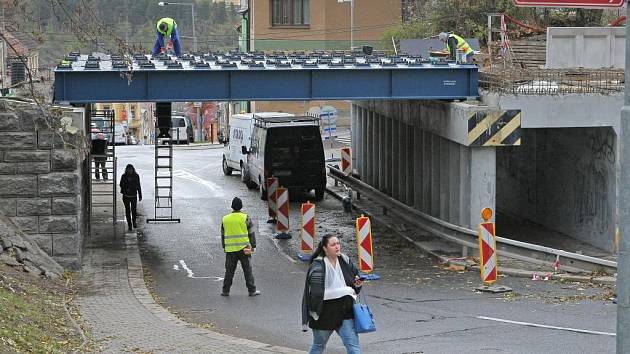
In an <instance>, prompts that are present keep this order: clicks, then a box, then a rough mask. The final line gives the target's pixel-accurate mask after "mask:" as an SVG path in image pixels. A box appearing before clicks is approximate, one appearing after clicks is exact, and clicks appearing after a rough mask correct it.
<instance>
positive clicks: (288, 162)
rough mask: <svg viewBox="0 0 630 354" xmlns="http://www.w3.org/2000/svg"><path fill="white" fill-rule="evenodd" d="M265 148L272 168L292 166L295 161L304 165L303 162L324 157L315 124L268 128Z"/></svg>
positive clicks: (314, 160) (315, 160) (317, 160)
mask: <svg viewBox="0 0 630 354" xmlns="http://www.w3.org/2000/svg"><path fill="white" fill-rule="evenodd" d="M265 148H266V151H265V153H266V155H268V156H269V157H270V160H271V167H272V168H273V169H277V168H282V167H285V168H286V167H292V166H294V165H295V162H296V161H297V162H298V165H302V166H304V162H311V161H312V162H319V161H320V160H321V159H323V157H324V150H323V146H322V141H321V137H320V133H319V128H318V127H315V126H306V127H295V126H294V127H282V128H273V129H269V131H268V134H267V146H266V147H265Z"/></svg>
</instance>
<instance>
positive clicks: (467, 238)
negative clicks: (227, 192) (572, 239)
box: [328, 165, 617, 274]
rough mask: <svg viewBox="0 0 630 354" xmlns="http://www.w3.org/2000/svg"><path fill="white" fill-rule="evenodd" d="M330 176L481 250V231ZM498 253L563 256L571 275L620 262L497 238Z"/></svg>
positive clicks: (406, 218) (536, 259)
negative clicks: (450, 221)
mask: <svg viewBox="0 0 630 354" xmlns="http://www.w3.org/2000/svg"><path fill="white" fill-rule="evenodd" d="M328 169H329V171H330V172H329V173H328V175H329V176H330V177H332V178H333V179H335V180H337V181H339V182H341V183H343V184H345V185H347V186H348V187H350V188H352V189H353V190H355V191H357V192H358V193H360V194H361V195H362V196H363V195H364V196H367V197H368V198H369V199H370V200H371V201H372V202H374V203H378V204H379V205H380V206H381V207H382V208H385V209H387V212H388V213H391V214H392V215H395V216H396V217H398V218H399V219H400V220H401V221H403V222H404V223H407V224H409V225H413V226H415V227H417V228H420V229H422V230H424V231H426V232H428V233H430V234H432V235H435V236H437V237H439V238H442V239H444V240H446V241H448V242H451V243H454V244H458V245H461V246H465V247H469V248H473V249H477V248H479V241H478V235H477V231H475V230H470V229H467V228H465V227H461V226H457V225H454V224H451V223H448V222H446V221H444V220H440V219H438V218H435V217H432V216H430V215H427V214H425V213H422V212H421V211H419V210H416V209H414V208H412V207H410V206H408V205H406V204H403V203H402V202H400V201H398V200H396V199H394V198H391V197H389V196H387V195H385V194H384V193H382V192H380V191H379V190H377V189H375V188H374V187H372V186H370V185H368V184H366V183H364V182H362V181H360V180H358V179H356V178H353V177H349V176H346V175H344V174H343V173H342V172H341V171H340V170H339V169H338V168H337V166H333V165H328ZM496 242H497V254H499V255H501V256H506V257H509V258H514V259H518V260H522V261H526V262H529V263H533V264H538V265H549V264H552V263H553V261H554V260H555V259H556V256H559V257H560V258H561V259H562V262H561V266H560V269H563V270H566V271H569V272H584V271H587V272H598V271H603V272H605V273H608V274H613V273H615V272H616V271H617V262H614V261H609V260H605V259H600V258H596V257H590V256H585V255H582V254H577V253H572V252H567V251H563V250H558V249H554V248H550V247H545V246H540V245H535V244H530V243H525V242H520V241H516V240H511V239H508V238H504V237H499V236H497V238H496Z"/></svg>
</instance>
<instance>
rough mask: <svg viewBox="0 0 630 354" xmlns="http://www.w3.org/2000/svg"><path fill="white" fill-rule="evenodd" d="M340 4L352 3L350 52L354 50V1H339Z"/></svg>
mask: <svg viewBox="0 0 630 354" xmlns="http://www.w3.org/2000/svg"><path fill="white" fill-rule="evenodd" d="M337 2H338V3H343V2H349V3H350V51H353V50H354V0H337Z"/></svg>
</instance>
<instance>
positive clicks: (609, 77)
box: [479, 69, 625, 95]
mask: <svg viewBox="0 0 630 354" xmlns="http://www.w3.org/2000/svg"><path fill="white" fill-rule="evenodd" d="M624 83H625V73H624V71H623V70H613V69H601V70H594V69H562V70H560V69H505V70H491V71H483V72H479V87H481V88H483V89H485V90H488V91H490V92H497V93H502V94H513V95H562V94H602V95H607V94H614V93H621V92H623V91H624Z"/></svg>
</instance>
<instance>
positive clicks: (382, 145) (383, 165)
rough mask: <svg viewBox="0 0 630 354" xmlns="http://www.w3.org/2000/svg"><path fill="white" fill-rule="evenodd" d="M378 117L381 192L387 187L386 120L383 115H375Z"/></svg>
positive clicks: (379, 181)
mask: <svg viewBox="0 0 630 354" xmlns="http://www.w3.org/2000/svg"><path fill="white" fill-rule="evenodd" d="M377 117H378V136H379V141H378V190H380V191H381V192H382V191H384V190H385V189H387V185H386V181H387V179H386V176H387V162H386V156H385V155H386V151H387V134H386V132H387V120H386V119H385V116H382V115H380V114H379V115H377Z"/></svg>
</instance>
